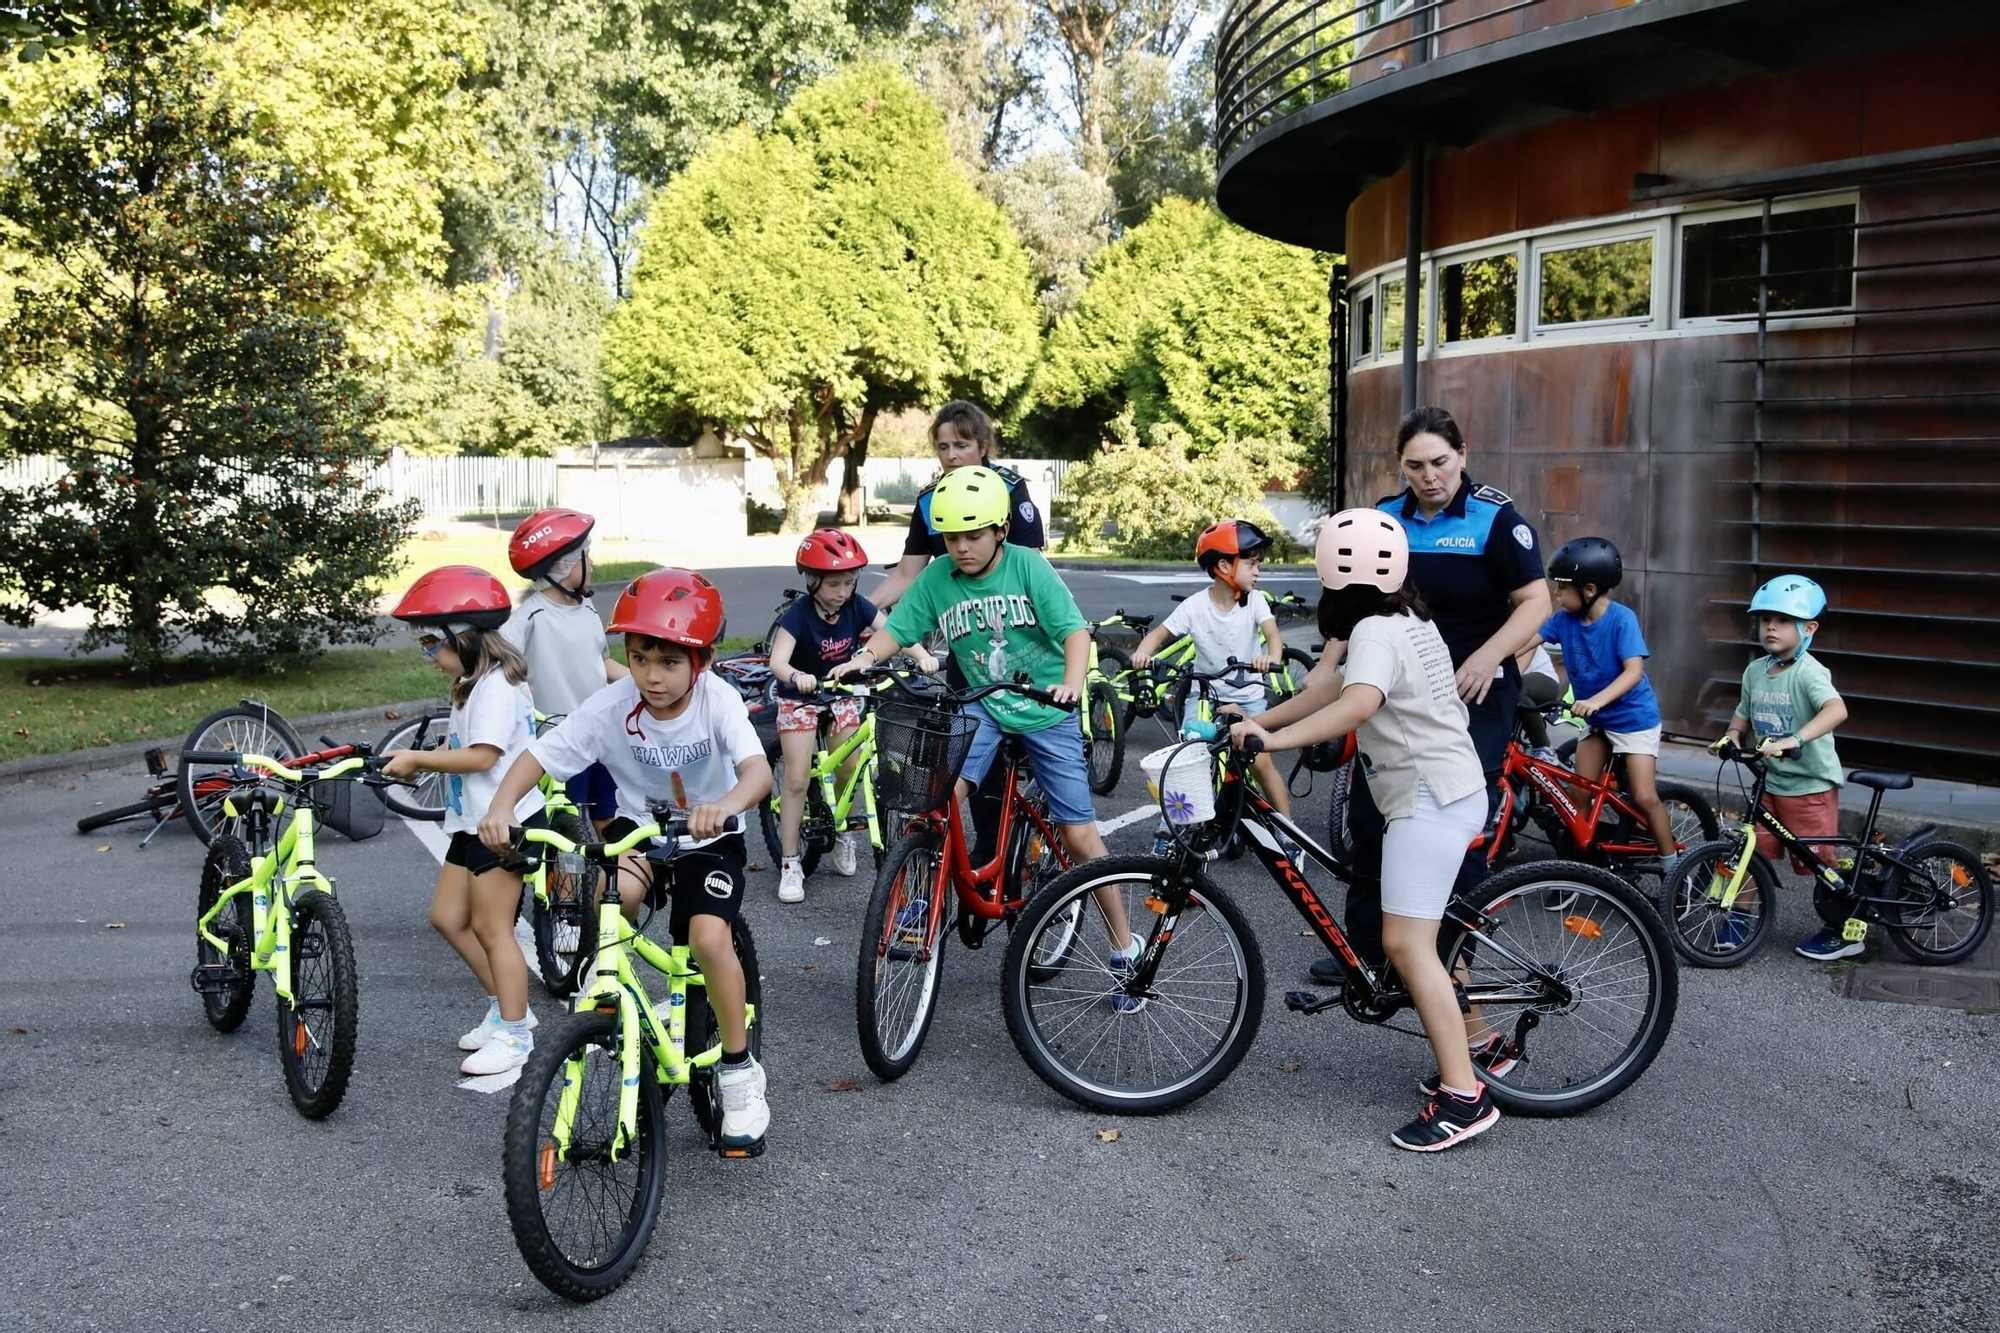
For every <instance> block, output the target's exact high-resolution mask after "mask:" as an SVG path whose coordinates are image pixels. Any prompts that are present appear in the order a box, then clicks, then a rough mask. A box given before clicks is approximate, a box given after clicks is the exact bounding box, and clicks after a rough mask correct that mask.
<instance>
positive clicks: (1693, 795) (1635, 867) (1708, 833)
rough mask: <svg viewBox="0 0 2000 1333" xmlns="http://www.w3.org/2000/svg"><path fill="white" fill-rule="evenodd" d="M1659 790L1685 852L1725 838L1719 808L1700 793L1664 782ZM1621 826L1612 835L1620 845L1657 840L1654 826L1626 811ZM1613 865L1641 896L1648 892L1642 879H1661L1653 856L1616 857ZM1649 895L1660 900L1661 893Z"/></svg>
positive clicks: (1668, 816)
mask: <svg viewBox="0 0 2000 1333" xmlns="http://www.w3.org/2000/svg"><path fill="white" fill-rule="evenodd" d="M1657 790H1658V791H1659V793H1660V802H1661V804H1663V805H1665V806H1666V807H1667V822H1668V823H1669V824H1670V825H1671V826H1672V828H1673V830H1674V841H1675V842H1676V843H1677V844H1678V845H1679V847H1680V849H1681V850H1682V851H1686V850H1687V849H1688V848H1690V847H1694V846H1698V845H1700V844H1701V843H1704V842H1714V841H1715V840H1716V839H1717V838H1719V837H1721V836H1722V822H1721V821H1720V820H1718V819H1717V818H1716V817H1715V808H1714V807H1713V806H1711V805H1710V804H1709V803H1708V798H1707V797H1706V796H1704V795H1702V793H1701V792H1700V791H1699V790H1697V789H1696V788H1694V787H1690V786H1688V785H1687V784H1686V783H1684V782H1662V783H1660V784H1658V787H1657ZM1617 825H1618V826H1617V828H1616V830H1615V831H1614V832H1613V833H1612V834H1611V837H1612V839H1613V840H1615V841H1617V842H1620V843H1623V844H1625V845H1627V846H1630V845H1632V844H1635V843H1651V842H1652V840H1653V830H1652V828H1651V827H1650V826H1648V825H1647V824H1646V823H1645V822H1644V821H1643V820H1638V819H1634V818H1632V817H1631V816H1630V815H1627V814H1626V813H1625V812H1624V811H1622V810H1620V811H1619V812H1618V821H1617ZM1612 863H1613V868H1614V869H1617V870H1619V871H1621V872H1623V873H1624V875H1625V877H1626V878H1627V879H1628V880H1631V881H1632V883H1633V886H1634V887H1635V888H1637V889H1638V890H1639V892H1641V893H1647V889H1646V886H1644V885H1642V884H1640V883H1639V881H1640V880H1642V879H1658V878H1660V874H1659V868H1658V866H1657V864H1655V863H1654V861H1653V858H1651V857H1646V856H1638V857H1629V856H1628V857H1616V858H1612ZM1647 896H1648V897H1653V898H1656V899H1657V897H1658V893H1657V891H1655V892H1653V893H1647Z"/></svg>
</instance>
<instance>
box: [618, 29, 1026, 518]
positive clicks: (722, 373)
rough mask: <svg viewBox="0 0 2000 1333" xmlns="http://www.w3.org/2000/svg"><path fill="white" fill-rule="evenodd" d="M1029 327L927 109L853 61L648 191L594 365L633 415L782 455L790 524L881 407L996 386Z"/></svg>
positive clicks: (1007, 258) (1001, 233) (913, 91)
mask: <svg viewBox="0 0 2000 1333" xmlns="http://www.w3.org/2000/svg"><path fill="white" fill-rule="evenodd" d="M1036 327H1037V320H1036V315H1035V307H1034V303H1033V297H1032V289H1031V287H1030V283H1029V277H1028V265H1027V258H1026V256H1025V254H1024V253H1023V252H1022V250H1021V247H1020V243H1019V241H1018V240H1016V239H1015V237H1014V235H1013V233H1012V231H1011V230H1010V229H1009V227H1008V226H1007V223H1006V220H1005V219H1004V217H1002V215H1001V213H1000V211H999V209H998V208H997V207H995V206H994V205H993V204H992V203H990V202H989V201H987V200H986V199H984V198H982V197H981V196H980V195H979V193H978V192H977V191H976V190H974V189H973V187H972V184H971V182H970V181H969V180H967V179H966V177H965V176H964V174H963V173H962V172H961V171H960V170H959V168H958V166H957V164H956V163H955V162H954V161H953V160H952V157H951V153H950V150H949V149H948V147H947V145H946V140H945V131H944V124H943V119H942V117H941V116H940V114H939V112H938V110H937V108H936V106H935V105H934V104H932V103H931V102H930V101H929V100H928V99H927V98H925V97H924V95H923V94H922V93H921V92H919V91H918V89H917V88H916V87H915V86H914V85H913V84H912V83H911V82H910V81H909V79H908V78H906V77H905V76H904V75H902V74H900V73H898V72H896V71H895V70H893V69H892V68H890V67H888V66H887V65H883V64H878V63H872V62H865V63H861V64H857V65H854V66H851V67H849V68H848V69H846V70H844V71H843V72H841V73H840V74H837V75H835V76H834V77H832V78H829V79H827V80H825V81H823V82H822V83H819V84H816V85H815V86H813V87H812V88H809V89H807V90H806V91H805V92H803V93H801V94H800V95H799V97H798V98H797V99H796V100H795V101H794V102H793V103H792V104H791V106H790V107H789V108H787V110H786V111H785V112H784V114H783V115H781V116H780V117H779V118H778V120H777V122H776V123H775V124H774V125H773V126H772V127H771V129H770V130H769V131H767V132H765V133H761V134H759V133H756V132H754V131H752V130H751V129H749V128H748V127H744V128H741V129H738V130H736V131H734V132H733V133H731V134H730V135H728V136H726V137H725V138H724V139H722V140H721V141H719V142H717V143H716V144H715V145H713V146H712V147H711V149H710V150H709V151H707V152H705V153H703V154H701V155H700V156H698V157H697V158H696V159H695V160H694V161H693V162H692V163H690V164H689V166H688V168H687V170H686V171H684V172H683V173H681V175H679V176H677V177H676V178H675V179H674V180H673V182H672V183H670V184H669V185H668V186H667V188H666V189H665V190H663V191H662V192H661V193H660V195H659V197H658V199H657V200H656V201H655V203H654V206H653V210H652V217H651V218H650V220H649V221H648V223H647V227H646V232H645V236H644V249H643V251H642V254H641V258H640V262H639V268H638V272H637V274H636V275H635V277H634V280H633V291H632V297H631V299H630V300H629V301H627V302H626V303H624V304H623V305H622V306H620V307H619V309H618V310H617V311H616V312H614V314H613V316H612V319H611V323H610V326H609V329H608V330H607V333H606V346H605V362H606V368H607V373H608V377H609V380H610V383H611V386H612V390H613V392H614V394H615V395H616V397H617V400H618V402H619V404H620V406H622V407H623V408H624V409H625V410H626V411H627V412H629V413H630V414H632V416H633V417H634V418H636V419H637V420H639V421H640V422H641V423H643V424H644V425H646V426H648V427H651V428H655V429H667V430H679V431H681V432H683V433H685V432H686V431H688V430H689V429H690V428H691V427H692V426H694V425H697V424H713V425H716V426H719V427H721V428H723V429H724V430H727V431H729V432H732V433H734V434H736V435H738V436H740V437H741V438H743V439H745V440H747V441H750V442H751V443H753V444H754V445H755V446H756V447H757V448H758V449H759V450H761V451H763V452H764V453H766V454H767V455H769V456H770V457H772V458H774V459H776V460H777V461H778V462H779V464H780V471H781V474H782V475H783V477H784V485H785V499H786V520H785V521H786V526H787V528H788V530H789V529H795V528H799V527H802V526H805V525H807V524H809V522H810V520H811V517H812V516H811V515H810V514H807V513H806V512H805V509H804V504H805V497H806V488H807V486H808V485H809V484H810V483H811V482H813V481H816V480H819V479H821V478H823V477H824V476H825V474H826V469H827V467H828V466H829V465H830V462H831V460H832V459H833V458H835V457H839V456H843V455H844V456H845V457H846V459H847V462H848V466H849V476H850V479H852V476H853V473H854V470H855V469H856V468H858V466H859V464H860V462H861V461H862V460H863V459H864V458H865V456H866V448H867V441H868V437H869V432H870V430H871V429H872V427H873V424H874V420H875V417H876V415H877V414H878V413H880V412H883V411H888V410H892V409H895V408H899V407H906V406H912V405H917V404H925V403H931V402H934V401H936V400H939V399H942V398H947V397H955V396H968V397H973V398H976V399H980V400H983V401H985V402H989V403H991V402H997V401H999V400H1001V399H1002V398H1004V397H1005V396H1006V394H1007V393H1008V392H1009V391H1010V390H1011V389H1013V387H1014V386H1015V385H1016V384H1018V383H1019V382H1020V381H1021V379H1022V378H1023V377H1024V376H1025V375H1026V373H1027V370H1028V367H1029V364H1030V362H1031V360H1032V358H1033V355H1034V348H1035V330H1036ZM850 489H851V488H850Z"/></svg>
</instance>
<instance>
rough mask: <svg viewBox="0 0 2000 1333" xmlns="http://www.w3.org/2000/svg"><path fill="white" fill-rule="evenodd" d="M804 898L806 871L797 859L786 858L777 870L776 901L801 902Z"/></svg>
mask: <svg viewBox="0 0 2000 1333" xmlns="http://www.w3.org/2000/svg"><path fill="white" fill-rule="evenodd" d="M805 900H806V872H805V870H804V868H803V867H801V866H800V865H799V863H798V862H797V861H793V860H787V861H786V862H785V866H784V869H782V870H780V871H779V872H778V901H779V902H781V903H802V902H804V901H805Z"/></svg>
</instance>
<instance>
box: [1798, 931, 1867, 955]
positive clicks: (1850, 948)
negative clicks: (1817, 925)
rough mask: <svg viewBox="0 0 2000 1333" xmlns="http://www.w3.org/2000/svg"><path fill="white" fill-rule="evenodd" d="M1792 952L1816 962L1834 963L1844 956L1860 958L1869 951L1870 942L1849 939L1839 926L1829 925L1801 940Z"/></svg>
mask: <svg viewBox="0 0 2000 1333" xmlns="http://www.w3.org/2000/svg"><path fill="white" fill-rule="evenodd" d="M1792 952H1793V953H1796V954H1797V955H1798V956H1799V957H1801V958H1810V959H1812V960H1813V961H1814V962H1815V963H1833V962H1838V961H1839V960H1840V959H1842V958H1859V957H1860V956H1861V955H1862V954H1864V953H1866V952H1868V944H1867V941H1865V940H1850V939H1848V938H1847V937H1846V936H1845V935H1843V934H1842V933H1841V931H1840V928H1839V927H1838V926H1828V927H1826V928H1825V929H1824V930H1822V931H1820V932H1819V933H1818V934H1817V935H1814V936H1811V937H1810V938H1808V939H1803V940H1800V941H1799V942H1798V944H1797V945H1796V946H1795V947H1794V948H1793V950H1792Z"/></svg>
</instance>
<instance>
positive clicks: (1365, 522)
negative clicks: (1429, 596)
mask: <svg viewBox="0 0 2000 1333" xmlns="http://www.w3.org/2000/svg"><path fill="white" fill-rule="evenodd" d="M1313 564H1314V565H1315V566H1317V567H1318V569H1319V581H1320V583H1321V584H1322V585H1324V586H1325V587H1326V589H1327V590H1328V591H1329V592H1339V591H1340V590H1341V589H1342V588H1349V587H1353V586H1354V585H1355V584H1365V585H1367V586H1368V587H1370V588H1379V589H1380V590H1381V591H1383V592H1396V591H1398V590H1399V589H1401V588H1402V586H1403V582H1404V580H1405V579H1407V578H1409V576H1410V539H1409V537H1408V536H1406V535H1405V534H1404V532H1403V527H1402V525H1401V524H1400V523H1398V522H1396V520H1395V519H1393V518H1390V517H1389V516H1388V515H1387V514H1385V513H1383V512H1382V511H1381V510H1379V509H1343V510H1341V511H1340V512H1339V513H1338V514H1335V515H1334V516H1333V517H1332V518H1329V519H1328V520H1327V521H1326V523H1325V525H1324V526H1323V527H1321V528H1320V530H1319V544H1318V546H1316V547H1315V548H1314V550H1313Z"/></svg>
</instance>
